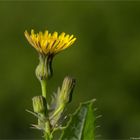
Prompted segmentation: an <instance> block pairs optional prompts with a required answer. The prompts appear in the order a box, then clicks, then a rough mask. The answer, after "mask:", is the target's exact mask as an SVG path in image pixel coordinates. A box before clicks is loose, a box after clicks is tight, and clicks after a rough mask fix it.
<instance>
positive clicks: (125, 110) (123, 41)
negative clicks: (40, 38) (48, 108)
mask: <svg viewBox="0 0 140 140" xmlns="http://www.w3.org/2000/svg"><path fill="white" fill-rule="evenodd" d="M31 28H34V29H35V30H36V31H37V32H38V31H40V30H42V31H44V30H45V29H48V30H49V31H50V32H54V31H58V32H59V33H61V32H63V31H64V32H66V33H69V34H74V35H75V36H76V37H77V41H76V43H75V44H74V45H73V47H71V48H69V49H67V50H66V51H64V52H63V53H61V54H59V55H57V56H56V57H55V59H54V61H53V68H54V77H53V78H52V79H51V80H50V82H49V83H48V94H51V93H52V92H53V91H56V89H57V87H58V86H60V85H61V82H62V80H63V78H64V76H65V75H67V74H69V75H72V76H73V77H76V79H77V85H76V88H75V91H74V96H73V102H72V103H71V104H70V105H69V111H70V112H73V111H74V109H75V107H77V106H78V104H79V102H81V101H86V100H88V99H91V98H96V99H97V102H96V103H95V107H98V112H97V113H96V114H97V115H99V114H102V118H100V119H99V120H98V121H97V123H96V124H97V125H100V126H101V127H100V128H98V129H97V130H96V133H97V134H101V135H102V137H101V138H104V139H129V138H130V137H139V136H140V2H130V1H129V2H121V1H118V2H117V1H116V2H115V1H114V2H111V1H110V2H109V1H108V2H101V1H100V2H96V1H88V2H86V1H81V2H80V1H66V2H64V1H61V2H60V1H52V2H51V1H46V2H45V1H42V2H39V1H30V2H27V1H26V2H16V1H13V2H10V1H9V2H8V1H7V2H4V1H3V2H2V1H1V2H0V41H1V43H0V65H1V66H0V138H1V139H2V138H5V139H6V138H7V139H10V138H13V139H22V138H24V139H31V138H32V139H35V138H40V136H41V133H40V132H38V131H37V130H32V129H30V128H29V127H30V124H31V123H35V122H36V118H34V116H32V115H30V114H29V113H27V112H26V111H25V109H29V110H32V102H31V99H32V97H33V96H35V95H39V94H41V90H40V83H39V82H38V80H37V79H36V77H35V74H34V71H35V68H36V66H37V64H38V54H37V52H36V51H35V50H34V49H33V48H32V47H31V46H30V45H29V44H28V42H27V40H26V39H25V37H24V34H23V33H24V31H25V30H26V29H27V30H28V31H29V30H30V29H31ZM48 97H49V95H48Z"/></svg>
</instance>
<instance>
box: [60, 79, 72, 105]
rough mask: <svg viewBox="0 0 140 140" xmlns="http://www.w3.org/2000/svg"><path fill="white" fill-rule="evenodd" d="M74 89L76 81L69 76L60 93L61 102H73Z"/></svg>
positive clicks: (64, 81)
mask: <svg viewBox="0 0 140 140" xmlns="http://www.w3.org/2000/svg"><path fill="white" fill-rule="evenodd" d="M74 87H75V79H74V78H71V77H69V76H67V77H65V78H64V80H63V84H62V87H61V91H60V100H62V102H65V103H69V102H71V100H72V92H73V89H74Z"/></svg>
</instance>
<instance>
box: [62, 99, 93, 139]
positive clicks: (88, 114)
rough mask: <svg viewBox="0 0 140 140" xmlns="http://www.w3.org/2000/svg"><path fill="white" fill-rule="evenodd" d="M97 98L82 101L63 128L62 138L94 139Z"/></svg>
mask: <svg viewBox="0 0 140 140" xmlns="http://www.w3.org/2000/svg"><path fill="white" fill-rule="evenodd" d="M94 101H95V99H93V100H91V101H88V102H85V103H81V104H80V106H79V108H78V109H77V110H76V112H75V113H74V114H73V115H72V116H71V119H70V120H69V122H68V125H67V126H66V128H65V129H64V130H63V132H62V135H61V137H60V140H94V121H95V117H94V113H93V103H94Z"/></svg>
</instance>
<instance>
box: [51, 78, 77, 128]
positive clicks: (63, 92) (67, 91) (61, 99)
mask: <svg viewBox="0 0 140 140" xmlns="http://www.w3.org/2000/svg"><path fill="white" fill-rule="evenodd" d="M74 86H75V79H74V78H71V77H68V76H67V77H65V78H64V80H63V83H62V87H61V89H60V88H58V91H57V94H55V95H54V97H53V100H52V102H51V105H50V108H53V111H52V112H51V113H50V114H49V119H50V120H51V121H50V122H51V125H52V126H53V127H56V125H57V123H59V120H60V119H61V116H62V113H63V111H64V109H65V108H66V105H67V104H68V103H69V102H70V101H71V100H72V92H73V89H74Z"/></svg>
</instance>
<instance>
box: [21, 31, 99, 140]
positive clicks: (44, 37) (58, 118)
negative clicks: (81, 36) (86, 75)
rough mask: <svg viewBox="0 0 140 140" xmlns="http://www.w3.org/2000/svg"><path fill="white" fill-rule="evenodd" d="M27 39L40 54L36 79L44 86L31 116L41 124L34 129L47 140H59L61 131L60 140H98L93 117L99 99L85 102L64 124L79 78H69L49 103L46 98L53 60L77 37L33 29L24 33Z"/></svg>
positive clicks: (34, 101) (35, 125) (37, 97)
mask: <svg viewBox="0 0 140 140" xmlns="http://www.w3.org/2000/svg"><path fill="white" fill-rule="evenodd" d="M24 34H25V37H26V39H27V40H28V42H29V43H30V45H31V46H32V47H34V48H35V49H36V51H37V52H38V54H39V64H38V66H37V67H36V70H35V73H36V77H37V79H38V80H39V82H40V84H41V89H42V94H41V95H38V96H35V97H33V98H32V103H33V111H29V110H27V111H28V112H29V113H31V114H33V115H34V116H36V117H37V119H38V122H37V124H33V125H32V127H33V128H35V129H38V130H41V131H42V132H43V137H44V139H45V140H53V139H55V138H54V136H55V132H57V131H58V132H61V133H59V134H60V135H59V136H58V138H57V140H94V139H95V131H94V129H95V127H94V123H95V119H96V117H95V116H94V114H93V103H94V101H95V99H92V100H90V101H87V102H84V103H81V104H80V106H79V107H78V108H77V110H76V111H75V112H74V113H73V114H68V115H67V116H69V120H68V122H67V123H66V124H65V125H64V124H63V120H65V117H64V115H63V114H64V111H65V109H66V107H67V104H69V103H70V102H71V100H72V93H73V90H74V87H75V79H74V78H72V77H70V76H66V77H65V78H64V80H63V83H62V86H61V87H58V89H57V92H56V93H54V94H53V95H52V96H51V97H52V100H51V102H50V103H48V100H47V98H46V94H47V92H46V91H47V90H46V88H47V82H48V81H49V79H50V78H51V77H52V76H53V68H52V61H53V58H54V56H55V55H56V54H58V53H60V52H61V51H63V50H65V49H66V48H69V47H70V46H71V45H72V44H73V43H74V42H75V41H76V38H75V37H74V36H73V35H69V34H65V33H64V32H63V33H61V34H60V35H59V34H58V33H57V32H54V33H53V34H51V33H49V32H48V31H47V30H46V31H45V32H44V33H43V32H39V33H35V32H34V30H33V29H32V30H31V33H28V31H25V32H24Z"/></svg>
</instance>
